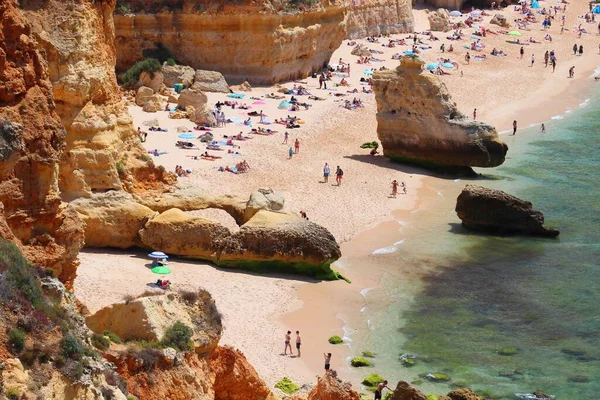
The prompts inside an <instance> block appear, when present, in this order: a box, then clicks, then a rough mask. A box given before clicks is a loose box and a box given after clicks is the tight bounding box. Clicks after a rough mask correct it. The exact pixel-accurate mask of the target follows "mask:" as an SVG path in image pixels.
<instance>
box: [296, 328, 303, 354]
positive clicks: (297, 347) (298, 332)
mask: <svg viewBox="0 0 600 400" xmlns="http://www.w3.org/2000/svg"><path fill="white" fill-rule="evenodd" d="M300 346H302V338H300V331H296V350H297V351H298V357H300Z"/></svg>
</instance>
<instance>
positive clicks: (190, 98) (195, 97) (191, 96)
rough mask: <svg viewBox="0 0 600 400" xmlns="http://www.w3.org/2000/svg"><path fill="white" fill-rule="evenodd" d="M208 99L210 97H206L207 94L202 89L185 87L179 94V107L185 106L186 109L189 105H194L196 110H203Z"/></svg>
mask: <svg viewBox="0 0 600 400" xmlns="http://www.w3.org/2000/svg"><path fill="white" fill-rule="evenodd" d="M207 101H208V98H207V97H206V94H204V92H203V91H202V90H200V89H197V88H195V89H193V88H190V89H184V90H183V91H182V92H181V93H180V94H179V99H178V101H177V107H178V108H183V109H184V110H185V108H186V107H187V106H192V107H194V109H195V110H201V109H203V108H204V106H205V105H206V103H207Z"/></svg>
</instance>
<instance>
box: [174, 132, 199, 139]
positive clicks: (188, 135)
mask: <svg viewBox="0 0 600 400" xmlns="http://www.w3.org/2000/svg"><path fill="white" fill-rule="evenodd" d="M177 137H178V138H179V139H195V138H196V134H195V133H192V132H185V133H182V134H181V135H179V136H177Z"/></svg>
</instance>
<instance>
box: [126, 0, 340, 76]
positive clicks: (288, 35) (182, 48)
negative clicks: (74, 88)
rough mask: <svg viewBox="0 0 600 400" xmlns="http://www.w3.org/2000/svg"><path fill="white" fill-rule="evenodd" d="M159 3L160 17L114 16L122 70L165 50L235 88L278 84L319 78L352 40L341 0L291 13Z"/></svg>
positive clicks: (265, 4) (244, 5)
mask: <svg viewBox="0 0 600 400" xmlns="http://www.w3.org/2000/svg"><path fill="white" fill-rule="evenodd" d="M130 3H132V4H131V7H132V11H138V10H139V11H141V10H142V8H145V7H136V5H139V3H142V2H130ZM160 3H165V6H164V8H161V9H158V10H157V12H156V13H143V11H142V13H135V14H126V15H115V30H116V47H117V69H118V70H125V69H127V68H128V67H130V66H131V65H132V64H134V63H135V62H136V61H139V60H141V59H143V58H144V55H143V52H144V50H149V49H154V48H155V47H156V46H157V43H160V44H161V45H162V46H163V47H164V48H166V49H167V50H169V51H170V52H171V53H172V54H173V56H174V57H175V59H176V60H177V61H178V62H179V63H181V64H185V65H189V66H192V67H194V68H195V69H205V70H211V71H219V72H221V73H222V74H223V75H224V76H225V78H226V79H227V81H228V82H229V83H230V84H236V83H241V82H244V81H246V80H247V81H249V82H250V83H251V84H252V85H255V84H272V83H275V82H280V81H284V80H292V79H296V78H302V77H306V76H308V75H309V74H310V73H311V72H314V71H317V70H320V69H321V68H322V67H323V66H324V65H325V64H327V62H328V61H329V58H330V57H331V54H332V53H333V51H334V50H335V49H337V48H338V47H339V46H340V44H341V42H342V40H343V39H344V37H345V29H344V18H345V8H344V6H343V3H342V2H341V1H340V0H333V1H325V2H322V3H324V4H321V5H320V6H319V7H314V8H311V9H307V10H304V11H296V12H289V13H284V12H280V10H277V9H276V8H275V7H274V5H273V4H272V2H269V1H257V2H253V1H252V2H251V1H244V2H237V4H235V5H234V4H231V2H227V1H211V2H207V1H191V0H188V1H184V2H180V3H183V5H182V6H181V7H179V8H177V7H169V6H168V5H167V4H166V3H168V2H160ZM240 3H241V4H240ZM274 3H275V2H274ZM280 3H281V2H280ZM153 9H155V10H156V8H145V10H153Z"/></svg>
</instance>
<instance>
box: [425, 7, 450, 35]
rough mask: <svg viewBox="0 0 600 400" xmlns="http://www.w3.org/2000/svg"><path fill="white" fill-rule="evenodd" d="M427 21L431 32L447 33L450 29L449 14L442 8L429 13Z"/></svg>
mask: <svg viewBox="0 0 600 400" xmlns="http://www.w3.org/2000/svg"><path fill="white" fill-rule="evenodd" d="M427 19H428V20H429V29H431V30H432V31H437V32H448V31H449V30H451V29H452V25H451V24H450V14H448V10H446V9H444V8H439V9H438V10H437V11H430V12H429V14H428V15H427Z"/></svg>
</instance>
